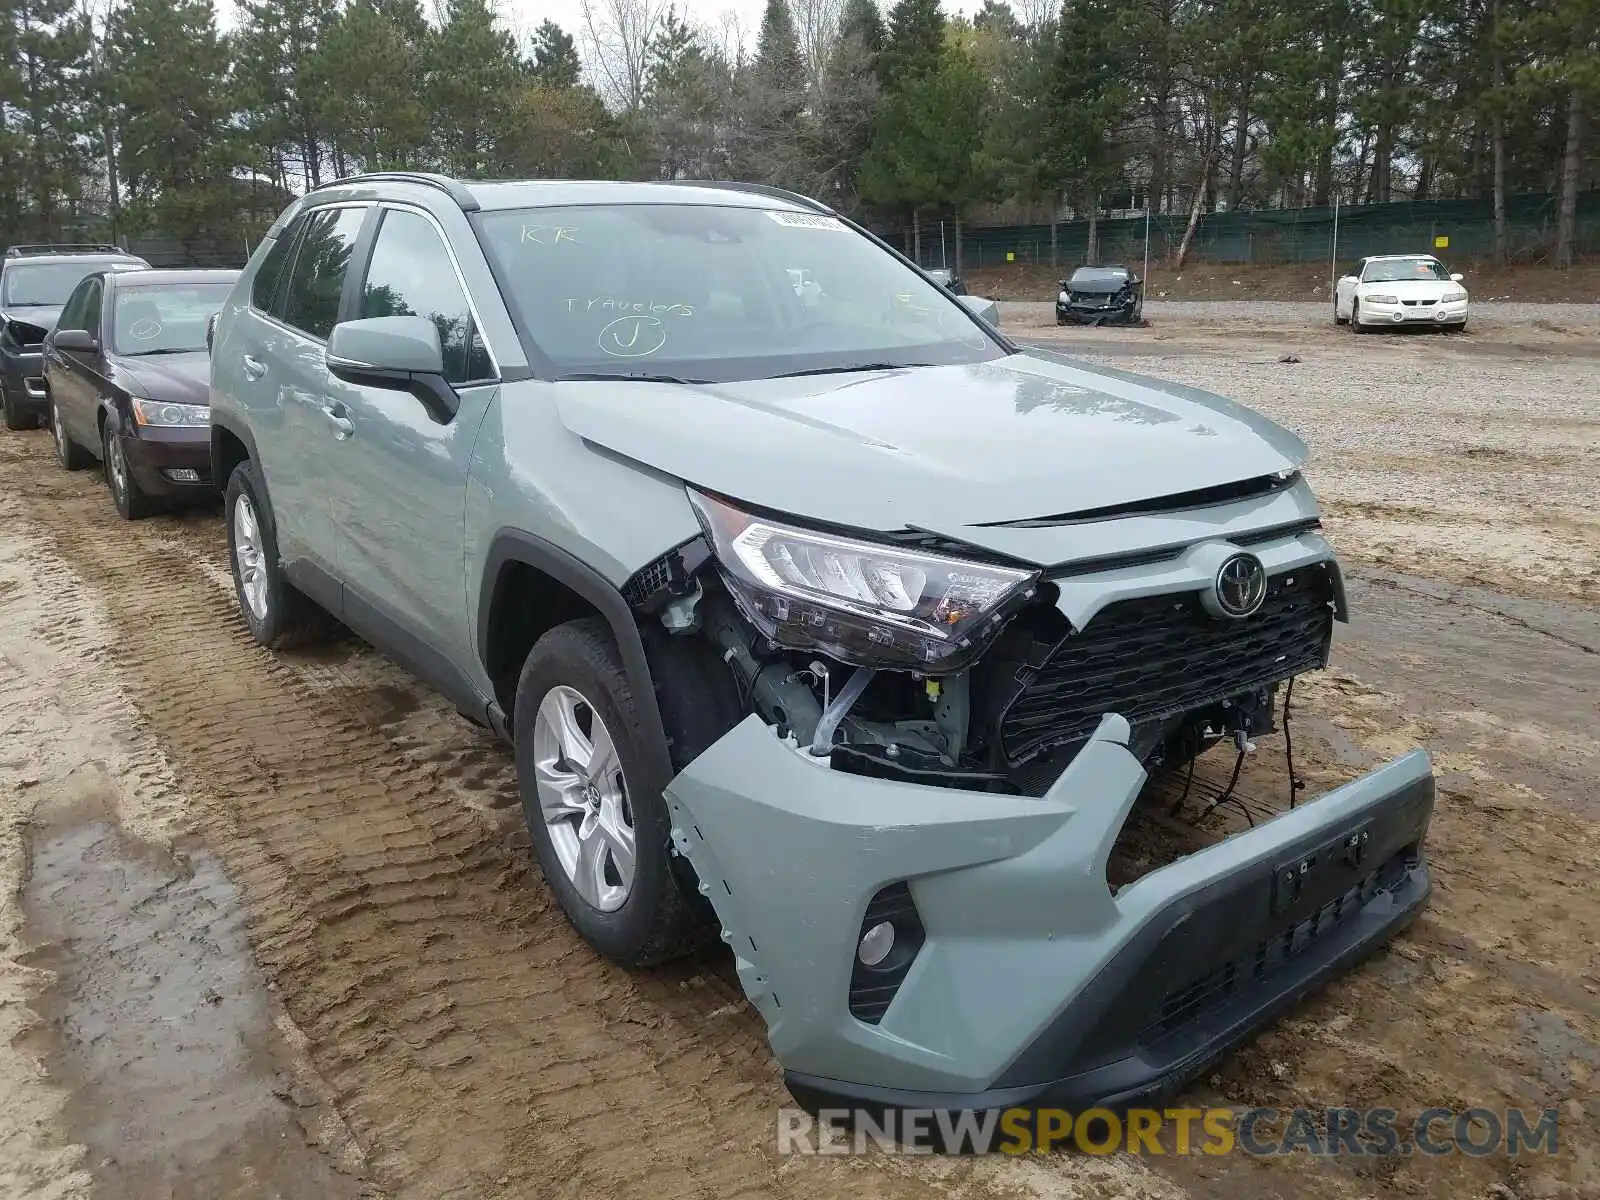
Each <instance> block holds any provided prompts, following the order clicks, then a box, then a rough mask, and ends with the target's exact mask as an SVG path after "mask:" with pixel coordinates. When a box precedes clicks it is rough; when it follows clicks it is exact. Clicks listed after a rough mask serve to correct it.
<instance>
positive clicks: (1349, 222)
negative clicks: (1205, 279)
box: [881, 192, 1600, 270]
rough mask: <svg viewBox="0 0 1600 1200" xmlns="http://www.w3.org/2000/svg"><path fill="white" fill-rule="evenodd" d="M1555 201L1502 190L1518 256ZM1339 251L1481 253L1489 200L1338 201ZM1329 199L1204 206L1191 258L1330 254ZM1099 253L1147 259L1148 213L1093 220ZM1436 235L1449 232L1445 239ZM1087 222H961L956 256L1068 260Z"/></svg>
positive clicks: (928, 254)
mask: <svg viewBox="0 0 1600 1200" xmlns="http://www.w3.org/2000/svg"><path fill="white" fill-rule="evenodd" d="M1558 203H1559V202H1558V200H1557V198H1556V197H1554V196H1546V195H1525V196H1510V197H1507V199H1506V242H1507V249H1508V251H1509V253H1510V256H1511V258H1512V261H1514V262H1542V261H1547V260H1548V259H1549V258H1550V257H1551V256H1552V255H1553V253H1554V250H1555V240H1556V220H1557V214H1558ZM1337 216H1338V250H1337V254H1338V260H1339V262H1340V264H1341V265H1342V264H1344V263H1346V262H1348V261H1350V260H1352V259H1357V258H1360V257H1362V256H1363V255H1367V254H1412V253H1419V252H1432V253H1437V254H1439V255H1440V256H1441V257H1445V258H1448V259H1452V260H1457V261H1460V260H1472V259H1487V258H1490V257H1492V256H1493V254H1494V204H1493V202H1492V201H1490V200H1423V201H1399V202H1396V203H1393V204H1366V205H1359V206H1351V207H1341V208H1340V209H1339V210H1338V214H1337ZM1334 218H1335V213H1334V210H1333V209H1331V208H1289V209H1261V210H1255V211H1249V212H1219V213H1208V214H1206V215H1204V216H1202V217H1201V218H1200V224H1199V227H1198V228H1197V229H1196V230H1195V236H1194V239H1193V241H1192V242H1191V244H1190V250H1189V258H1190V260H1191V261H1194V262H1213V263H1257V264H1274V263H1312V262H1318V263H1326V262H1329V261H1330V259H1331V257H1332V255H1333V254H1334V232H1335V231H1334ZM1187 224H1188V214H1187V213H1183V214H1168V215H1164V216H1163V215H1152V216H1151V217H1150V220H1149V237H1150V261H1151V262H1152V263H1157V262H1164V261H1166V260H1168V259H1169V258H1170V257H1171V256H1172V255H1174V254H1176V253H1177V250H1178V246H1179V245H1180V243H1181V242H1182V241H1183V231H1184V227H1185V226H1186V225H1187ZM881 236H882V237H883V238H884V240H885V241H887V242H888V243H889V244H890V245H892V246H895V247H896V248H897V249H899V250H901V251H902V252H904V253H907V254H910V253H911V238H910V233H909V230H904V229H900V230H889V231H885V232H883V233H882V234H881ZM1099 239H1100V253H1099V255H1098V259H1099V261H1101V262H1126V263H1128V264H1129V265H1135V264H1139V263H1142V262H1143V261H1144V254H1145V218H1144V217H1142V216H1139V217H1130V218H1118V219H1102V220H1101V221H1100V222H1099ZM1439 239H1445V241H1444V242H1443V244H1441V243H1440V241H1439ZM1088 246H1089V223H1088V222H1087V221H1063V222H1060V223H1058V224H1057V225H1056V226H1055V232H1054V240H1053V244H1052V237H1051V227H1050V226H1049V225H1012V226H1004V227H995V228H982V227H979V228H967V229H963V230H962V234H961V254H960V259H959V261H960V263H961V265H962V267H963V268H964V269H966V270H972V269H973V268H975V267H994V266H1001V265H1004V264H1005V263H1007V262H1017V263H1030V264H1042V265H1053V266H1059V267H1070V266H1073V265H1076V264H1077V263H1081V262H1083V261H1085V258H1086V256H1087V252H1088ZM1575 252H1576V255H1577V257H1579V258H1594V257H1600V192H1588V193H1585V194H1583V195H1580V196H1579V197H1578V218H1577V237H1576V246H1575ZM920 257H921V262H922V265H923V266H930V267H936V266H944V265H951V266H953V265H955V263H956V262H957V261H958V260H957V255H956V246H955V225H954V222H951V221H944V222H942V223H941V222H938V221H932V222H930V221H924V222H923V225H922V252H921V256H920Z"/></svg>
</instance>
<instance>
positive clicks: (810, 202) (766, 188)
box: [650, 179, 833, 216]
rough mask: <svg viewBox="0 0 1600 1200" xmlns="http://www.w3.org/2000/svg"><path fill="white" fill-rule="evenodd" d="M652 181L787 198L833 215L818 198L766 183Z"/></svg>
mask: <svg viewBox="0 0 1600 1200" xmlns="http://www.w3.org/2000/svg"><path fill="white" fill-rule="evenodd" d="M650 182H652V183H664V184H668V185H677V186H678V187H703V188H721V189H724V190H726V191H733V192H750V193H751V194H753V195H756V196H770V197H771V198H772V199H774V200H787V201H789V203H791V204H798V205H800V207H802V208H809V209H810V210H811V211H812V212H819V213H827V214H829V215H830V216H831V215H833V209H831V208H829V207H828V206H827V205H826V204H824V203H823V202H822V201H820V200H814V199H812V198H811V197H810V196H803V195H801V194H800V193H799V192H791V191H789V190H788V189H787V188H781V187H773V186H772V185H771V184H766V183H741V182H739V181H738V180H736V179H653V180H651V181H650Z"/></svg>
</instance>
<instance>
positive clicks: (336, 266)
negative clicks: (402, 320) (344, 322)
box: [283, 208, 367, 340]
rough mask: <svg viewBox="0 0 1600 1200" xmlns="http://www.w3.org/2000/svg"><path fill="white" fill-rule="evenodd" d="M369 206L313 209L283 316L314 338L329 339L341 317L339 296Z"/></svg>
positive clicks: (290, 283) (296, 260)
mask: <svg viewBox="0 0 1600 1200" xmlns="http://www.w3.org/2000/svg"><path fill="white" fill-rule="evenodd" d="M366 216H367V210H366V209H365V208H330V209H324V210H322V211H320V212H313V213H312V214H311V216H310V218H309V220H308V221H307V222H306V233H305V237H303V238H301V239H300V249H299V251H298V252H297V253H296V255H295V260H294V269H293V270H292V271H290V272H289V288H288V293H287V294H286V295H285V296H284V300H283V319H284V321H285V322H286V323H288V324H289V325H292V326H294V327H295V328H296V329H298V330H300V331H302V332H303V333H307V334H309V335H310V336H312V337H314V338H321V339H323V340H326V339H327V337H328V335H329V334H330V333H332V332H333V326H334V323H335V322H336V321H338V319H339V297H340V295H341V294H342V293H343V292H344V279H345V274H346V272H347V271H348V270H349V267H350V255H351V254H352V253H353V252H354V251H355V248H356V237H357V235H358V234H360V232H361V223H362V221H364V220H365V219H366Z"/></svg>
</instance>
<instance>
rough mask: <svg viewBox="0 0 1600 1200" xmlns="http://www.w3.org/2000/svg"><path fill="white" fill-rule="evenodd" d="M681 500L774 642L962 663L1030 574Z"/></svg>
mask: <svg viewBox="0 0 1600 1200" xmlns="http://www.w3.org/2000/svg"><path fill="white" fill-rule="evenodd" d="M689 500H690V502H691V503H692V504H693V505H694V507H695V511H696V512H697V513H698V514H699V516H700V523H701V525H702V526H703V527H704V529H705V531H706V536H707V537H708V538H710V540H711V544H712V547H713V549H714V550H715V551H716V555H717V560H718V562H719V563H720V565H721V567H722V575H723V578H724V580H726V581H727V583H728V587H729V590H730V591H731V592H732V593H733V596H734V599H735V601H737V603H738V604H739V607H740V609H741V610H742V611H743V612H744V614H745V616H746V617H747V618H748V619H749V620H750V621H751V623H752V624H754V625H755V626H756V628H757V629H758V630H760V632H761V633H762V634H763V635H764V636H766V637H767V638H770V639H771V640H772V641H774V642H776V643H777V644H778V645H780V646H785V647H788V648H790V649H815V650H820V651H822V652H823V653H825V654H828V655H830V656H832V657H834V658H837V659H839V660H840V661H842V662H847V663H854V664H858V665H870V666H874V667H898V668H901V669H903V670H911V671H916V672H919V673H921V674H927V675H940V674H949V673H951V672H954V671H959V670H960V669H961V668H962V667H964V666H965V665H966V664H967V663H968V662H970V661H971V660H972V659H973V658H975V657H976V656H977V655H978V653H979V652H980V651H982V649H983V648H984V647H985V646H986V645H987V644H988V642H989V640H990V639H991V638H992V637H993V636H994V635H995V634H996V633H998V632H999V630H1000V627H1001V626H1002V625H1003V624H1004V623H1005V621H1006V619H1008V618H1009V616H1010V613H1011V611H1012V610H1013V609H1014V607H1015V606H1016V605H1017V604H1019V603H1020V602H1021V601H1023V600H1024V599H1026V598H1027V597H1029V596H1031V595H1032V594H1033V585H1034V583H1035V582H1036V580H1037V579H1038V575H1039V573H1038V572H1037V571H1030V570H1023V569H1019V568H1014V567H1004V566H994V565H990V564H988V563H977V562H967V561H965V560H962V559H959V558H947V557H945V556H943V555H937V554H924V553H922V552H920V551H916V550H901V549H899V548H897V547H894V546H885V545H880V544H878V543H875V542H865V541H858V540H856V539H854V538H849V537H841V536H839V535H837V534H832V533H821V532H818V531H814V530H809V529H803V528H800V527H798V526H794V525H790V524H787V523H785V522H782V521H775V520H770V519H768V518H766V517H756V516H752V515H750V514H749V513H745V512H741V511H740V510H738V509H736V508H734V507H732V506H731V505H728V504H725V503H723V502H722V501H720V500H716V499H713V498H712V497H710V496H706V495H703V494H701V493H699V492H696V491H695V490H694V489H692V488H691V489H690V490H689Z"/></svg>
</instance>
